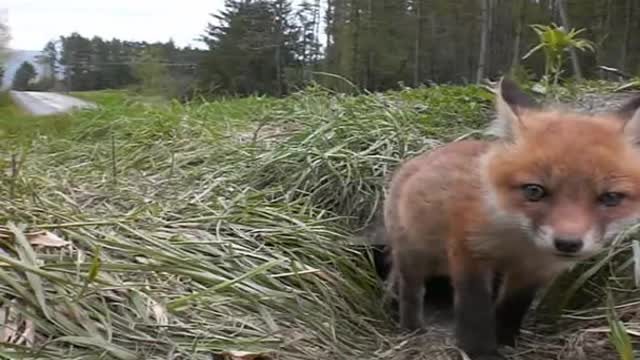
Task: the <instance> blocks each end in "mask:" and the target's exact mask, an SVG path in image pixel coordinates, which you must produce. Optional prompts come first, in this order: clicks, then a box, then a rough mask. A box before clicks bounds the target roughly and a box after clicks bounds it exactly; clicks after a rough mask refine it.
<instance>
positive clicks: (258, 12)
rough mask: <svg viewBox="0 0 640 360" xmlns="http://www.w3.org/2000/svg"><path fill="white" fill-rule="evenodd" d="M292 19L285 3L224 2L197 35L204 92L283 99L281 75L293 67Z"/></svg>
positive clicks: (260, 0)
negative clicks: (204, 49)
mask: <svg viewBox="0 0 640 360" xmlns="http://www.w3.org/2000/svg"><path fill="white" fill-rule="evenodd" d="M293 15H294V14H293V13H292V8H291V2H290V1H287V0H277V1H265V0H257V1H239V0H227V1H226V2H225V9H224V10H223V11H220V12H219V14H216V15H213V17H214V18H215V20H216V21H217V23H211V24H209V25H208V27H207V29H206V32H205V34H204V35H203V39H204V41H205V42H206V43H207V45H208V46H209V53H208V55H207V57H206V58H205V60H204V62H203V64H202V75H201V79H202V81H203V82H204V83H205V84H206V85H205V86H207V85H208V86H214V87H219V88H220V89H219V90H220V92H223V93H228V94H239V95H249V94H269V95H284V94H286V93H288V89H287V83H286V82H285V78H284V74H285V69H286V68H288V67H291V66H297V65H298V59H297V58H296V57H297V55H298V54H297V51H298V50H299V48H298V47H297V44H298V41H299V39H298V38H299V35H300V34H299V31H298V28H297V26H294V25H293V21H294V20H293Z"/></svg>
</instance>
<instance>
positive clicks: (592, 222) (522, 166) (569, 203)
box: [384, 80, 640, 359]
mask: <svg viewBox="0 0 640 360" xmlns="http://www.w3.org/2000/svg"><path fill="white" fill-rule="evenodd" d="M506 81H507V80H503V81H501V83H500V88H499V89H498V90H499V91H498V95H497V100H496V101H497V109H498V118H497V119H496V121H495V123H494V129H497V130H498V132H499V134H500V138H499V139H498V140H496V141H475V140H473V141H472V140H464V141H460V142H454V143H450V144H446V145H443V146H441V147H439V148H437V149H434V150H432V151H431V152H428V153H425V154H422V155H420V156H417V157H415V158H413V159H410V160H408V161H406V162H405V163H404V164H402V166H400V167H399V169H398V170H397V171H396V172H395V174H394V176H393V179H392V181H391V184H390V189H389V194H388V196H387V199H386V200H385V207H384V222H385V228H386V234H387V241H388V243H389V245H390V247H391V256H392V266H393V270H392V273H393V275H394V276H395V278H396V280H397V282H398V284H399V287H400V292H401V294H400V307H401V311H400V313H401V315H400V318H401V324H402V325H403V326H405V327H408V328H410V329H413V328H415V327H419V326H420V320H416V319H413V318H412V316H417V317H421V312H420V311H421V308H420V306H418V305H421V302H420V301H419V300H416V299H418V295H420V294H421V293H422V292H421V291H423V289H422V287H421V285H420V284H421V282H422V281H424V279H426V278H429V277H433V276H440V275H447V276H450V277H451V280H452V284H453V286H454V289H455V292H456V297H455V299H456V302H455V304H456V306H458V307H463V306H467V305H462V304H466V302H465V301H467V299H465V298H464V297H465V296H466V295H465V294H466V293H465V291H466V290H461V289H463V288H464V289H467V288H468V287H469V286H472V287H473V286H476V285H477V286H478V288H477V289H476V288H474V289H475V290H473V291H472V290H469V294H471V293H474V294H475V293H478V294H479V293H480V292H482V291H484V290H483V289H487V291H490V289H491V281H492V278H493V274H495V273H501V274H504V276H505V279H504V282H503V286H502V288H501V290H500V294H499V297H498V300H497V301H498V303H500V302H507V301H508V299H509V296H510V295H511V294H517V293H518V292H519V291H521V290H523V289H524V290H526V289H529V288H538V287H540V286H544V285H545V284H548V283H549V282H550V281H551V280H552V279H553V278H554V277H555V276H557V275H558V274H560V273H561V272H562V271H564V270H566V269H568V268H569V267H571V266H572V265H573V264H575V263H576V262H577V261H579V260H581V259H585V258H588V257H590V256H593V255H594V254H595V253H597V252H598V251H600V250H601V249H602V248H604V247H605V246H606V245H607V244H608V243H609V242H610V240H611V238H612V236H613V235H615V234H616V233H617V232H618V231H620V230H621V229H622V228H623V226H624V225H626V224H628V223H629V222H633V221H635V220H637V219H638V218H639V217H640V150H639V149H638V147H637V146H636V143H637V139H638V138H639V137H640V132H639V133H636V131H637V130H638V129H640V127H638V126H640V115H638V114H640V112H638V111H635V112H633V111H632V112H630V111H629V105H627V106H626V107H625V108H624V109H625V111H624V112H618V113H615V112H614V113H608V114H594V115H584V114H578V113H573V112H568V111H563V112H561V111H554V110H549V109H544V108H540V107H537V106H533V105H531V102H529V100H528V99H525V98H524V95H523V93H520V92H519V91H518V89H517V88H515V87H514V86H515V85H514V84H512V83H508V82H506ZM635 103H638V101H637V100H635ZM636 110H637V109H636ZM526 184H538V185H539V186H542V187H543V188H544V189H545V190H546V191H547V195H546V197H544V198H543V199H542V200H539V201H530V200H528V199H527V198H526V196H525V193H524V190H523V186H524V185H526ZM610 193H615V194H622V195H624V198H623V199H622V201H621V202H620V203H619V204H616V205H615V206H606V205H605V201H613V200H611V196H612V195H610ZM603 199H604V200H603ZM607 199H608V200H607ZM609 204H611V203H609ZM564 239H568V240H567V241H573V242H577V243H578V244H579V245H576V246H580V250H578V251H576V252H571V251H573V250H571V251H569V252H563V251H561V250H562V249H565V248H562V247H559V246H560V245H558V243H559V241H562V240H564ZM559 249H560V250H559ZM473 282H475V283H476V284H475V285H474V284H473ZM478 282H479V284H477V283H478ZM416 291H417V293H415V292H416ZM403 292H404V293H403ZM403 294H404V295H403ZM427 296H428V294H427ZM479 296H480V295H479ZM403 297H404V299H403ZM403 301H404V305H403ZM416 301H418V302H417V305H416V304H414V302H416ZM412 304H413V305H412ZM403 306H404V308H403ZM403 309H404V310H403ZM461 311H462V310H461ZM487 311H489V313H488V314H489V315H490V316H495V314H494V313H493V311H495V309H493V310H490V309H488V310H487ZM504 311H509V309H506V310H504ZM489 315H487V316H489ZM461 316H462V315H461ZM465 324H467V323H465V321H464V320H460V321H459V322H457V326H458V327H462V326H467V325H465ZM469 326H471V325H469ZM471 330H472V329H469V331H471ZM473 330H474V331H475V330H477V329H473ZM458 331H462V332H464V329H458ZM487 331H489V330H487ZM490 331H493V329H490ZM487 339H488V340H487V341H488V342H492V341H493V338H491V337H489V338H487ZM458 341H459V342H460V343H462V347H463V349H464V348H465V346H466V348H467V349H468V350H469V352H470V353H477V354H478V357H477V358H478V359H481V358H482V359H484V358H483V357H481V356H489V357H486V358H487V359H489V358H491V357H490V356H498V355H495V354H494V355H486V354H493V351H494V347H495V346H494V345H493V344H488V345H486V348H482V347H483V345H478V344H474V343H473V341H472V343H468V342H466V340H465V339H464V335H458Z"/></svg>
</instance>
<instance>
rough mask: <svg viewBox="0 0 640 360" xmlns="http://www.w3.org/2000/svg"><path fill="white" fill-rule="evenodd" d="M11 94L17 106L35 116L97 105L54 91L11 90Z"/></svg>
mask: <svg viewBox="0 0 640 360" xmlns="http://www.w3.org/2000/svg"><path fill="white" fill-rule="evenodd" d="M9 95H10V97H11V99H12V100H13V101H14V102H15V104H16V105H17V106H19V107H20V108H22V109H23V110H24V111H26V112H28V113H31V114H32V115H35V116H43V115H53V114H59V113H65V112H68V111H71V110H74V109H84V108H95V106H96V105H95V104H94V103H91V102H88V101H85V100H80V99H78V98H75V97H71V96H67V95H63V94H58V93H52V92H36V91H10V92H9Z"/></svg>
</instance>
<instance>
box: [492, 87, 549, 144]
mask: <svg viewBox="0 0 640 360" xmlns="http://www.w3.org/2000/svg"><path fill="white" fill-rule="evenodd" d="M495 106H496V113H497V117H496V119H495V120H494V121H493V123H492V124H491V128H490V130H489V132H490V133H492V134H493V135H496V136H498V137H500V138H502V139H505V140H513V138H514V136H516V135H517V133H518V132H519V131H521V130H522V129H524V125H523V124H522V121H521V118H520V117H521V116H522V114H523V113H524V112H525V111H527V110H532V109H537V108H538V107H539V105H538V103H537V102H536V101H535V100H534V99H533V98H532V97H531V96H529V95H527V94H526V93H525V92H524V91H522V89H520V87H518V85H517V84H516V83H515V82H514V81H513V80H510V79H508V78H506V77H503V78H502V79H500V82H499V83H498V87H497V89H496V105H495Z"/></svg>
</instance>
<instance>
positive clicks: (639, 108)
mask: <svg viewBox="0 0 640 360" xmlns="http://www.w3.org/2000/svg"><path fill="white" fill-rule="evenodd" d="M616 115H617V116H618V117H619V118H621V119H622V120H623V121H624V126H623V131H624V134H625V135H626V136H627V137H628V138H629V139H631V141H632V142H633V143H634V145H640V95H636V96H635V97H634V98H632V99H631V100H628V101H627V102H626V103H624V104H623V105H622V106H621V107H620V108H619V109H618V110H617V111H616Z"/></svg>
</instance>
